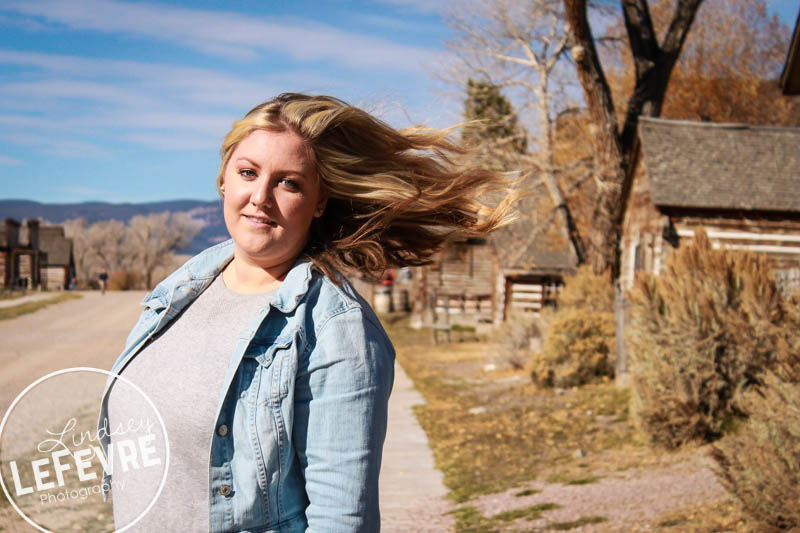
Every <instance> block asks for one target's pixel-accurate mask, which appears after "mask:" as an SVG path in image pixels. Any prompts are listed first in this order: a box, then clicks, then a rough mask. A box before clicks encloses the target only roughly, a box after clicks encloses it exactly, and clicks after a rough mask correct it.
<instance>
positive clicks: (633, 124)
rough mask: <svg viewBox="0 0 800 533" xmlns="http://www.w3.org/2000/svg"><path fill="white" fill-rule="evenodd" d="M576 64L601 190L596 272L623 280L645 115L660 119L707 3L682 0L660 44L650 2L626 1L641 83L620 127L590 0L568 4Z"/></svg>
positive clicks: (593, 239) (592, 240)
mask: <svg viewBox="0 0 800 533" xmlns="http://www.w3.org/2000/svg"><path fill="white" fill-rule="evenodd" d="M563 1H564V10H565V14H566V19H567V21H568V23H569V24H568V26H567V33H568V35H569V39H570V46H571V53H572V59H573V61H574V63H575V69H576V71H577V74H578V79H579V80H580V83H581V86H582V88H583V94H584V99H585V101H586V105H587V107H588V111H589V117H590V120H591V122H592V124H593V125H594V138H595V150H594V159H595V160H594V164H595V167H596V168H597V169H598V180H599V182H600V185H601V191H600V194H599V198H598V202H597V206H596V208H595V213H594V224H593V226H592V230H591V233H590V235H589V236H588V237H589V240H588V243H589V247H590V250H589V252H590V257H591V263H592V266H593V268H594V270H595V271H596V272H600V271H603V270H606V269H611V271H612V273H613V277H614V278H615V279H616V278H617V277H618V276H619V268H620V250H619V243H620V238H621V232H622V219H623V216H624V213H625V207H626V204H627V201H628V196H629V194H630V191H631V184H632V182H633V175H634V172H633V171H634V169H635V166H636V161H637V158H638V154H639V145H638V137H637V127H638V124H639V116H640V115H645V116H658V115H659V114H660V112H661V106H662V103H663V101H664V95H665V94H666V90H667V85H668V83H669V78H670V74H671V73H672V69H673V67H674V66H675V63H676V61H677V60H678V57H679V55H680V52H681V48H682V47H683V43H684V41H685V40H686V36H687V34H688V33H689V29H690V27H691V25H692V21H693V20H694V17H695V14H696V13H697V9H698V8H699V7H700V3H701V2H702V0H678V1H677V3H676V5H675V8H674V10H673V15H672V18H671V21H670V23H669V27H668V29H667V31H666V32H665V34H664V38H663V39H662V40H661V42H660V43H659V42H658V39H657V36H656V32H655V30H654V28H653V21H652V19H651V17H650V10H649V6H648V4H647V0H621V4H622V11H623V16H624V19H625V27H626V30H627V34H628V42H629V45H630V50H631V53H632V55H633V63H634V69H635V83H634V88H633V92H632V94H631V95H630V97H629V99H628V102H627V107H626V109H625V113H624V117H625V118H624V122H623V124H622V127H621V128H620V127H619V124H618V121H617V114H616V111H615V107H614V101H613V98H612V94H611V90H610V88H609V85H608V82H607V80H606V76H605V73H604V71H603V67H602V65H601V63H600V57H599V55H598V52H597V48H596V47H595V40H596V39H595V36H594V34H593V32H592V28H591V26H590V24H589V19H588V16H587V0H563Z"/></svg>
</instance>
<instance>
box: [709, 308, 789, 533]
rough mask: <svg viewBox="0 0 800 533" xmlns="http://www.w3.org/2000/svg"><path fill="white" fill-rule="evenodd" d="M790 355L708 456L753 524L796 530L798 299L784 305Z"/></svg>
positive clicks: (784, 354) (746, 402) (751, 395)
mask: <svg viewBox="0 0 800 533" xmlns="http://www.w3.org/2000/svg"><path fill="white" fill-rule="evenodd" d="M788 314H789V320H788V322H789V323H790V326H789V328H790V330H789V333H790V334H791V336H790V337H789V338H788V343H789V346H788V349H787V350H783V351H782V352H781V354H780V357H781V360H780V362H779V363H778V365H776V368H775V369H774V370H771V371H768V372H767V373H766V376H765V378H764V383H763V385H762V386H761V387H760V388H759V389H758V390H757V391H756V390H754V391H750V392H749V393H748V394H747V395H746V397H745V400H744V402H743V404H744V409H745V410H746V411H747V412H748V414H749V419H748V421H747V423H746V424H744V425H743V426H742V427H741V428H740V429H739V430H738V431H736V432H735V433H734V434H732V435H729V436H727V437H726V438H724V439H722V440H721V441H719V442H718V443H717V444H716V445H715V446H714V447H713V448H712V452H711V455H712V457H713V458H714V459H715V460H716V462H717V468H716V473H717V475H718V476H719V478H720V479H721V481H722V484H723V485H725V488H727V489H728V491H729V492H730V493H731V494H732V495H733V496H734V497H735V498H736V499H737V500H738V501H739V503H740V504H741V506H742V509H743V510H744V512H745V513H746V514H747V515H748V516H749V518H751V519H752V520H754V521H756V522H759V523H761V524H763V525H765V526H769V527H772V528H777V529H791V528H800V504H799V503H800V299H798V298H797V297H796V296H793V297H792V298H790V300H789V302H788Z"/></svg>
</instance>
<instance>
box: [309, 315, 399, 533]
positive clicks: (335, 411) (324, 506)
mask: <svg viewBox="0 0 800 533" xmlns="http://www.w3.org/2000/svg"><path fill="white" fill-rule="evenodd" d="M373 320H377V319H376V318H372V317H367V316H365V315H364V313H363V312H362V310H361V309H359V308H356V309H350V310H348V311H345V312H343V313H341V314H338V315H335V316H334V317H332V318H330V319H329V320H328V321H327V322H326V323H325V324H323V325H322V327H321V329H320V332H319V334H318V336H317V339H316V342H315V343H314V344H313V347H312V349H311V350H310V351H309V353H308V354H307V357H305V358H303V359H302V360H301V361H300V366H299V367H298V373H297V377H296V382H295V413H294V426H293V438H294V441H295V448H296V450H297V455H298V459H299V461H300V465H301V467H302V469H303V473H304V476H305V488H306V494H307V495H308V499H309V505H308V507H307V509H306V519H307V520H308V530H307V531H309V532H323V531H325V532H356V531H358V532H367V531H369V532H375V531H379V530H380V512H379V510H378V474H379V472H380V467H381V453H382V450H383V441H384V438H385V436H386V423H387V408H388V402H389V394H390V392H391V389H392V384H393V381H394V355H395V354H394V348H393V347H392V344H391V342H390V341H389V338H388V337H387V335H386V333H385V332H384V331H383V328H381V327H380V325H378V324H376V323H375V322H373Z"/></svg>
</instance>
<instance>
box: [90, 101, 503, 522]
mask: <svg viewBox="0 0 800 533" xmlns="http://www.w3.org/2000/svg"><path fill="white" fill-rule="evenodd" d="M462 153H463V150H461V148H460V147H459V146H458V145H456V144H453V143H452V142H450V141H448V140H447V132H442V131H436V130H429V129H425V128H412V129H408V130H403V131H396V130H394V129H393V128H391V127H390V126H388V125H386V124H385V123H383V122H381V121H379V120H377V119H375V118H374V117H372V116H370V115H369V114H368V113H366V112H364V111H362V110H360V109H358V108H355V107H352V106H349V105H347V104H346V103H344V102H342V101H341V100H338V99H335V98H331V97H327V96H306V95H300V94H283V95H281V96H278V97H277V98H275V99H273V100H270V101H268V102H266V103H264V104H261V105H259V106H257V107H255V108H254V109H253V110H251V111H250V112H249V113H248V114H247V115H246V116H245V117H244V118H243V119H242V120H240V121H238V122H236V123H235V124H234V126H233V129H232V130H231V131H230V132H229V133H228V135H227V136H226V138H225V141H224V143H223V145H222V150H221V156H222V164H221V167H220V172H219V175H218V177H217V186H218V190H219V193H220V195H221V197H222V201H223V207H224V218H225V224H226V226H227V229H228V231H229V232H230V235H231V238H232V239H231V240H229V241H226V242H223V243H221V244H219V245H217V246H214V247H212V248H209V249H208V250H205V251H204V252H202V253H200V254H199V255H198V256H195V257H194V258H192V259H190V260H189V261H188V262H187V263H186V264H185V265H184V266H183V267H181V268H180V269H179V270H177V271H176V272H175V273H173V274H171V275H170V276H169V277H168V278H167V279H165V280H164V281H163V282H162V283H160V284H159V285H158V286H157V287H156V288H155V289H154V290H153V292H152V293H151V294H150V295H148V297H147V298H145V300H144V301H143V302H142V304H143V305H144V306H145V310H144V312H143V313H142V316H141V318H140V319H139V322H138V323H137V324H136V326H135V327H134V329H133V331H132V332H131V334H130V335H129V337H128V339H127V343H126V347H125V350H124V351H123V353H122V354H121V355H120V357H119V358H118V360H117V362H116V363H115V364H114V366H113V367H112V372H115V373H121V375H122V377H123V378H127V379H128V380H130V381H132V382H133V383H135V384H137V385H138V386H139V387H141V388H142V390H143V391H144V392H145V393H146V394H147V395H148V396H149V397H150V398H151V399H152V401H153V403H154V404H155V405H156V407H157V408H158V410H159V412H160V413H161V415H162V416H163V419H164V423H165V425H166V428H167V433H168V437H169V451H170V459H169V461H170V466H169V471H168V472H167V474H166V479H165V481H164V484H163V489H160V490H161V492H160V495H159V496H158V499H157V500H156V501H155V503H154V506H153V508H152V509H151V510H150V511H149V512H148V513H147V514H145V515H144V516H143V517H142V518H141V519H140V520H139V521H138V522H136V524H135V525H134V527H135V528H138V529H140V530H142V531H148V530H150V529H152V528H156V527H157V528H159V529H165V528H166V529H167V530H181V531H206V530H209V531H215V532H216V531H242V530H247V531H281V532H283V531H286V532H294V531H306V530H308V531H378V530H379V529H380V515H379V510H378V473H379V470H380V462H381V451H382V447H383V441H384V437H385V434H386V417H387V403H388V399H389V393H390V391H391V387H392V382H393V377H394V373H393V364H394V349H393V347H392V344H391V342H390V340H389V338H388V336H387V335H386V333H385V331H384V330H383V328H382V327H381V324H380V321H379V320H378V318H377V317H376V316H375V314H374V313H373V312H372V310H371V309H370V307H369V305H367V304H366V303H365V302H364V300H363V299H362V298H361V297H360V296H359V295H358V294H357V293H356V292H355V291H354V290H353V288H352V287H351V286H350V284H349V283H348V282H347V281H346V280H345V278H344V277H343V276H342V275H341V274H340V273H339V271H340V270H349V271H357V272H361V273H367V274H369V275H371V276H372V277H373V278H376V279H377V278H378V277H380V275H381V273H382V272H383V271H385V270H386V268H387V267H389V266H408V265H420V264H424V263H425V262H426V261H428V258H429V257H430V255H431V254H432V253H433V252H435V251H436V250H437V249H439V248H440V247H441V245H442V244H443V243H444V242H445V240H446V239H447V238H448V236H450V235H451V234H453V233H461V234H463V233H468V234H481V233H486V232H488V231H491V230H492V229H494V228H495V227H497V226H499V225H501V224H503V223H505V222H506V221H507V220H508V218H509V215H508V211H509V205H510V203H511V201H512V198H511V197H510V196H506V198H505V200H504V201H503V202H502V203H501V204H500V205H498V206H495V207H490V206H487V205H484V204H483V203H481V202H480V201H479V198H480V197H481V196H482V195H483V194H485V193H487V192H490V191H492V190H497V189H503V187H504V183H503V182H502V180H500V179H499V177H498V176H497V175H496V174H493V173H491V172H488V171H484V170H479V169H474V168H461V167H460V166H459V165H457V164H456V163H455V160H454V158H455V157H457V156H458V155H460V154H462ZM134 356H135V357H134ZM117 383H120V381H115V380H113V379H109V384H108V385H107V387H106V394H104V402H103V410H102V412H101V416H100V424H99V426H103V425H104V424H106V427H114V426H115V424H116V423H115V420H116V421H124V420H127V419H131V418H134V417H136V416H137V414H139V412H140V411H141V402H139V405H138V406H137V402H136V401H134V400H135V399H134V396H135V395H132V394H131V393H130V391H127V392H126V390H125V388H123V387H121V386H118V385H116V384H117ZM112 385H113V386H112ZM117 389H119V390H117ZM109 391H110V392H109ZM109 423H110V426H109ZM109 443H112V444H113V439H112V438H108V437H106V438H104V439H103V444H104V447H105V449H108V445H109ZM115 461H118V459H115ZM114 465H115V466H114V470H113V471H114V477H115V478H119V477H121V480H120V479H118V480H117V481H126V479H127V481H131V483H128V484H126V485H124V489H123V488H122V487H123V486H122V485H120V484H115V485H113V486H114V515H115V522H116V525H117V527H118V528H119V527H122V526H125V525H127V524H129V523H131V522H132V521H133V520H137V519H139V516H140V515H141V514H142V511H143V510H144V509H145V508H146V507H147V504H148V503H149V501H150V500H152V499H153V496H154V494H155V493H156V492H157V490H156V489H157V488H158V484H159V482H160V472H159V473H158V474H157V475H155V474H150V477H149V478H148V475H147V474H146V473H145V474H144V476H143V477H141V478H137V477H136V475H139V474H141V473H142V472H146V469H144V470H142V471H139V472H135V471H134V470H131V472H126V471H125V470H124V469H122V468H119V467H118V466H117V464H116V463H115V464H114ZM107 481H108V478H107Z"/></svg>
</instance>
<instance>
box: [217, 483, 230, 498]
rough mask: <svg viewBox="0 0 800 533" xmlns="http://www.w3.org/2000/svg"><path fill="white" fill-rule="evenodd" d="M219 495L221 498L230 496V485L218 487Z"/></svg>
mask: <svg viewBox="0 0 800 533" xmlns="http://www.w3.org/2000/svg"><path fill="white" fill-rule="evenodd" d="M219 493H220V494H221V495H223V496H230V494H231V486H230V485H220V487H219Z"/></svg>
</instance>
